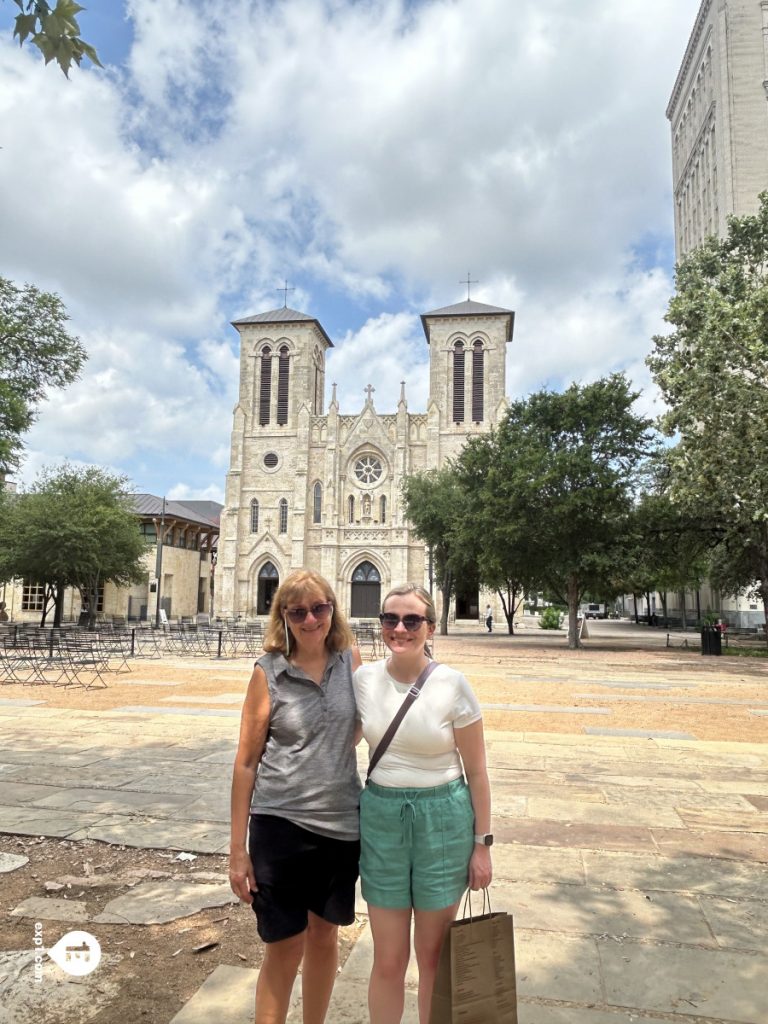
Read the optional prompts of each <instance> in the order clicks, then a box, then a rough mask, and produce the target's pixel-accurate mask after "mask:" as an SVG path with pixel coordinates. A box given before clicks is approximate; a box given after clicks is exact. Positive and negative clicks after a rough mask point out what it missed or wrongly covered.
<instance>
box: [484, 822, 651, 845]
mask: <svg viewBox="0 0 768 1024" xmlns="http://www.w3.org/2000/svg"><path fill="white" fill-rule="evenodd" d="M494 835H495V837H496V842H497V843H510V844H520V845H522V846H541V847H550V848H552V847H560V848H563V849H574V850H626V851H632V850H647V851H648V852H649V853H655V852H656V843H655V842H654V837H653V833H652V831H651V829H650V828H642V827H629V826H621V825H588V824H584V823H582V822H575V823H574V822H570V821H566V822H560V821H530V820H527V819H519V820H517V821H512V820H507V819H499V818H498V816H496V815H495V816H494Z"/></svg>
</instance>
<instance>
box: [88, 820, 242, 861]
mask: <svg viewBox="0 0 768 1024" xmlns="http://www.w3.org/2000/svg"><path fill="white" fill-rule="evenodd" d="M91 817H93V816H91ZM68 835H69V838H70V839H98V840H100V841H101V842H103V843H113V844H115V845H117V846H135V847H138V848H139V849H145V850H152V849H156V850H186V851H188V852H189V853H223V852H226V850H227V849H228V846H229V828H226V829H225V828H216V827H215V826H214V825H211V824H209V823H208V822H184V821H173V820H169V819H160V820H153V819H149V818H145V819H141V818H138V817H137V818H131V817H130V816H129V815H124V816H123V815H113V816H111V817H106V818H99V819H97V820H95V821H93V822H91V823H89V824H87V825H86V826H85V827H83V828H80V829H78V830H76V831H73V832H71V833H68Z"/></svg>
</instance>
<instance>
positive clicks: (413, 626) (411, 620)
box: [379, 612, 429, 633]
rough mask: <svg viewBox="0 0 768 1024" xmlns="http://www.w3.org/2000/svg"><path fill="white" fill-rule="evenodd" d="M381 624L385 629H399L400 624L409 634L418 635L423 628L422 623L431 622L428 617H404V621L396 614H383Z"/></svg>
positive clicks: (380, 619)
mask: <svg viewBox="0 0 768 1024" xmlns="http://www.w3.org/2000/svg"><path fill="white" fill-rule="evenodd" d="M379 622H380V623H381V624H382V626H383V627H384V628H385V629H397V626H398V625H399V623H401V622H402V624H403V625H404V626H405V628H406V629H407V630H408V632H409V633H416V632H418V630H419V629H420V628H421V624H422V622H429V619H428V618H427V617H426V615H404V616H403V617H402V619H401V618H400V616H399V615H395V614H394V612H382V613H381V615H380V616H379Z"/></svg>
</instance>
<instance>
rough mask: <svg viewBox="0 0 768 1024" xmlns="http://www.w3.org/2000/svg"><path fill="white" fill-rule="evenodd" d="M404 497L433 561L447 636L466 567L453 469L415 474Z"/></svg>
mask: <svg viewBox="0 0 768 1024" xmlns="http://www.w3.org/2000/svg"><path fill="white" fill-rule="evenodd" d="M402 498H403V510H404V512H405V515H406V517H407V518H408V519H409V520H410V521H411V523H412V524H413V527H414V531H415V533H416V536H417V537H419V538H420V539H421V540H423V541H424V543H425V544H426V545H427V546H428V547H429V549H430V552H431V557H432V558H433V559H434V570H435V576H436V579H437V586H438V589H439V591H440V593H441V595H442V599H443V604H442V614H441V618H440V633H441V634H443V635H444V634H446V633H447V632H448V606H449V604H450V599H451V594H452V593H453V591H454V587H455V583H456V576H457V572H459V571H461V568H462V564H463V562H462V552H461V551H460V549H459V547H458V545H457V543H456V540H455V534H454V527H455V525H456V522H457V518H458V516H459V513H460V509H461V502H462V495H461V492H460V490H459V486H458V482H457V480H456V476H455V474H454V473H453V470H452V469H451V467H450V466H445V467H443V468H442V469H433V470H428V471H427V472H425V473H415V474H413V475H412V476H408V477H406V478H405V480H404V482H403V491H402Z"/></svg>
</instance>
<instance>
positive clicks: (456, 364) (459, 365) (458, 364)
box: [453, 341, 465, 423]
mask: <svg viewBox="0 0 768 1024" xmlns="http://www.w3.org/2000/svg"><path fill="white" fill-rule="evenodd" d="M464 355H465V352H464V342H463V341H457V342H456V344H455V345H454V346H453V422H454V423H463V422H464Z"/></svg>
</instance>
